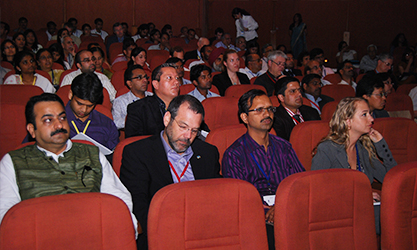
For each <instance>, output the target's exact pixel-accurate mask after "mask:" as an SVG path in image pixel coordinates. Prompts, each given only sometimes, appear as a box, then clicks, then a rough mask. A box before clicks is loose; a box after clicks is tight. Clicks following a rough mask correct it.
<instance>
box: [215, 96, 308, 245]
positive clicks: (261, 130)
mask: <svg viewBox="0 0 417 250" xmlns="http://www.w3.org/2000/svg"><path fill="white" fill-rule="evenodd" d="M238 106H239V117H240V119H241V121H242V122H243V123H244V124H245V125H246V127H247V129H248V130H247V133H246V134H244V135H243V136H241V137H240V138H239V139H237V140H236V141H235V142H234V143H233V144H232V145H231V146H230V147H229V148H228V149H227V150H226V151H225V153H224V156H223V160H222V170H223V176H224V177H227V178H235V179H241V180H245V181H248V182H250V183H252V184H253V185H254V186H255V187H256V189H257V190H258V192H259V194H260V195H261V196H262V198H263V203H264V208H265V221H266V223H267V225H266V228H267V235H268V244H269V246H270V249H274V248H273V246H274V241H273V239H274V231H273V229H274V228H273V222H274V212H275V209H274V202H275V192H276V190H277V188H278V185H279V183H280V182H281V181H282V180H283V179H284V178H285V177H287V176H289V175H291V174H294V173H298V172H302V171H305V170H304V167H303V166H302V165H301V163H300V161H299V160H298V158H297V155H296V154H295V152H294V149H293V148H292V146H291V144H290V143H289V142H288V141H285V140H283V139H281V138H279V137H278V136H275V135H272V134H269V131H270V130H271V127H272V124H273V121H274V112H275V109H276V108H275V107H274V106H272V102H271V100H270V99H269V97H268V96H267V95H266V93H265V92H264V91H262V90H258V89H253V90H250V91H248V92H246V93H245V94H243V95H242V97H240V99H239V102H238Z"/></svg>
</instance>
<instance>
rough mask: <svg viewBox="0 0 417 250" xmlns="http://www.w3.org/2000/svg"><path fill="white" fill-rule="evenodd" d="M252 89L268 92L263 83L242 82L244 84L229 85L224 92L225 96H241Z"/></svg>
mask: <svg viewBox="0 0 417 250" xmlns="http://www.w3.org/2000/svg"><path fill="white" fill-rule="evenodd" d="M252 89H259V90H262V91H264V92H266V89H265V87H264V86H262V85H254V84H242V85H232V86H230V87H228V88H227V89H226V91H225V93H224V96H225V97H236V98H240V97H241V96H242V95H243V94H244V93H246V92H248V91H249V90H252Z"/></svg>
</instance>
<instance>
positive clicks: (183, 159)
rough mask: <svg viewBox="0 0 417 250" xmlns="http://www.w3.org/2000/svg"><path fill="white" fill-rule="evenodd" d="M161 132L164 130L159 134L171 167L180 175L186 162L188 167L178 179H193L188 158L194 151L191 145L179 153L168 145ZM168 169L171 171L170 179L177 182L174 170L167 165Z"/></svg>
mask: <svg viewBox="0 0 417 250" xmlns="http://www.w3.org/2000/svg"><path fill="white" fill-rule="evenodd" d="M163 134H164V131H161V134H160V135H161V140H162V145H164V149H165V153H166V154H167V158H168V161H169V162H170V163H171V164H172V167H173V168H174V169H175V171H176V172H177V175H178V176H181V173H182V172H183V171H184V168H185V166H187V164H188V168H187V170H186V171H185V173H184V176H183V177H182V178H181V179H180V180H181V181H182V182H183V181H194V180H195V178H194V174H193V170H192V168H191V163H190V159H191V157H192V156H193V154H194V152H193V150H192V148H191V146H190V147H188V148H187V150H185V152H184V153H183V154H181V155H180V154H178V153H177V152H175V150H173V149H172V148H171V147H170V146H169V145H168V143H167V142H166V141H165V139H164V136H163ZM169 169H170V171H171V175H172V180H173V181H174V183H178V178H177V176H176V175H175V173H174V171H173V170H172V168H171V167H169Z"/></svg>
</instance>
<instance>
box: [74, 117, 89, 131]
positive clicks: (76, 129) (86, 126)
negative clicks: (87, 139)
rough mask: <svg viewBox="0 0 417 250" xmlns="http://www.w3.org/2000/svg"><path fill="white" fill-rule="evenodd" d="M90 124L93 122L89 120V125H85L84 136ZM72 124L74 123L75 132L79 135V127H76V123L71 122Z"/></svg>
mask: <svg viewBox="0 0 417 250" xmlns="http://www.w3.org/2000/svg"><path fill="white" fill-rule="evenodd" d="M90 122H91V120H88V122H87V125H85V128H84V130H83V134H85V132H87V128H88V125H90ZM71 123H72V126H74V128H75V131H77V134H79V133H80V131H79V130H78V128H77V126H76V125H75V122H74V121H71Z"/></svg>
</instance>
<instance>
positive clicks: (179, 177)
mask: <svg viewBox="0 0 417 250" xmlns="http://www.w3.org/2000/svg"><path fill="white" fill-rule="evenodd" d="M168 163H169V166H170V167H171V169H172V171H173V172H174V174H175V176H176V177H177V180H178V182H181V179H182V177H183V176H184V174H185V171H187V169H188V165H190V161H187V165H185V168H184V170H183V171H182V173H181V175H180V176H178V174H177V171H175V168H174V166H172V163H171V161H168Z"/></svg>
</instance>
